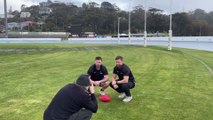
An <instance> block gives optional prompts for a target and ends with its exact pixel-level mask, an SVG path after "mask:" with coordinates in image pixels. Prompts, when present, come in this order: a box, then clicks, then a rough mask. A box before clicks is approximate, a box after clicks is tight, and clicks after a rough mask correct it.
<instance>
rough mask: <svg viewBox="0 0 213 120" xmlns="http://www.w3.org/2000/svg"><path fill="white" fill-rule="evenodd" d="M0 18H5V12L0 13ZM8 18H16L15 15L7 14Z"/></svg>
mask: <svg viewBox="0 0 213 120" xmlns="http://www.w3.org/2000/svg"><path fill="white" fill-rule="evenodd" d="M0 18H4V14H0ZM7 18H14V15H11V14H7Z"/></svg>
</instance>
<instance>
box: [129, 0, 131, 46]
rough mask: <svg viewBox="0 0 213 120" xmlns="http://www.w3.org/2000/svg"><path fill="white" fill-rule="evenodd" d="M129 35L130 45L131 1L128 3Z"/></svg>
mask: <svg viewBox="0 0 213 120" xmlns="http://www.w3.org/2000/svg"><path fill="white" fill-rule="evenodd" d="M128 31H129V34H128V41H129V44H131V0H130V2H129V30H128Z"/></svg>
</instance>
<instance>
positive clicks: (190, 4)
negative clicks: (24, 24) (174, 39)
mask: <svg viewBox="0 0 213 120" xmlns="http://www.w3.org/2000/svg"><path fill="white" fill-rule="evenodd" d="M42 1H47V0H7V6H8V9H9V8H10V7H12V9H13V10H20V6H21V5H22V4H25V5H27V6H30V5H33V4H35V5H37V4H38V3H39V2H42ZM52 1H55V0H52ZM58 1H64V2H72V3H74V4H76V5H81V4H82V3H83V2H86V3H88V2H89V1H95V2H97V3H99V4H100V3H101V2H103V1H108V2H110V3H112V4H114V3H115V4H116V5H117V6H119V7H120V8H121V9H123V10H129V8H132V7H134V6H136V5H139V4H141V5H145V3H146V4H147V6H148V7H155V8H159V9H162V10H164V11H165V13H169V11H170V0H58ZM130 1H131V2H130ZM145 1H146V2H145ZM172 1H173V7H172V9H173V12H183V11H184V12H188V11H191V10H195V9H196V8H200V9H203V10H205V11H206V12H210V11H213V6H212V5H213V0H172ZM130 3H131V6H132V7H129V6H130ZM2 13H4V0H0V14H2Z"/></svg>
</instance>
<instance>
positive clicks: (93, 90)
mask: <svg viewBox="0 0 213 120" xmlns="http://www.w3.org/2000/svg"><path fill="white" fill-rule="evenodd" d="M89 90H90V93H91V94H94V93H95V89H94V86H93V84H92V85H91V86H90V87H89Z"/></svg>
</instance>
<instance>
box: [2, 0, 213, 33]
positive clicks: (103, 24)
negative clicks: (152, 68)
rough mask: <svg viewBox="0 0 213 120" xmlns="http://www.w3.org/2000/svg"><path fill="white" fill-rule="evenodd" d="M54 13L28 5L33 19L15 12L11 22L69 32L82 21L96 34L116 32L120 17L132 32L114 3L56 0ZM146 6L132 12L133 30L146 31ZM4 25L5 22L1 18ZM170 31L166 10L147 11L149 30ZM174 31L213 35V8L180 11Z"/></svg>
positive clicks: (124, 13) (124, 14)
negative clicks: (24, 22)
mask: <svg viewBox="0 0 213 120" xmlns="http://www.w3.org/2000/svg"><path fill="white" fill-rule="evenodd" d="M49 7H50V8H51V9H52V13H51V14H46V15H40V14H39V6H38V5H33V6H30V7H26V8H25V9H24V11H28V12H30V13H31V17H29V18H20V13H21V12H19V11H13V12H12V14H13V15H15V17H14V18H9V19H8V21H9V22H21V21H26V20H31V21H34V22H40V23H43V24H40V25H38V24H33V25H32V26H30V28H28V30H30V31H67V30H68V29H69V27H70V26H71V25H75V24H80V25H81V26H82V31H85V32H86V31H87V32H95V33H96V34H100V35H106V34H108V35H109V34H110V35H112V34H116V33H117V22H118V18H119V17H120V32H121V33H127V32H128V17H129V12H128V11H125V10H121V9H120V8H119V7H118V6H116V5H115V4H111V3H110V2H102V3H101V4H97V3H96V2H90V3H83V4H82V6H80V7H79V6H77V5H74V4H65V3H52V4H51V5H50V6H49ZM144 13H145V11H144V7H143V6H140V5H139V6H136V7H134V8H133V10H132V11H131V32H132V33H143V31H144V15H145V14H144ZM0 24H3V19H1V21H0ZM168 30H169V15H167V14H164V11H163V10H160V9H157V8H149V9H148V11H147V32H148V33H156V32H159V33H167V32H168ZM173 34H174V35H175V36H211V35H213V11H212V12H209V13H207V12H205V11H204V10H202V9H196V10H194V11H190V12H178V13H174V14H173Z"/></svg>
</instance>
